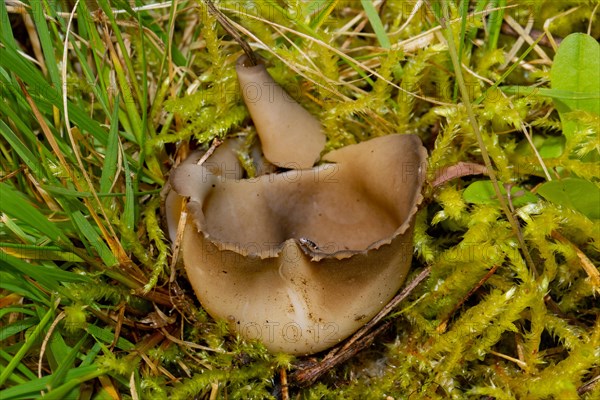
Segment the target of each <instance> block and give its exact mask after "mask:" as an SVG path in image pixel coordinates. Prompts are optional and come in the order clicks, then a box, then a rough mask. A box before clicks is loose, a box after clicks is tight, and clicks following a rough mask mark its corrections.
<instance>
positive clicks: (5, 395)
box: [0, 364, 106, 400]
mask: <svg viewBox="0 0 600 400" xmlns="http://www.w3.org/2000/svg"><path fill="white" fill-rule="evenodd" d="M105 373H106V371H104V370H103V368H102V367H100V366H99V365H95V364H92V365H89V366H86V367H79V368H74V369H71V370H69V371H68V372H67V374H66V376H65V381H66V382H71V381H73V380H77V381H78V382H79V383H83V382H85V381H88V380H90V379H94V378H96V377H98V376H102V375H104V374H105ZM51 380H52V375H48V376H44V377H42V378H37V379H33V380H31V381H29V382H27V383H26V384H23V385H18V386H13V387H11V388H8V389H4V390H2V391H0V399H2V400H18V399H36V398H40V397H41V395H40V392H41V391H42V390H45V389H46V386H47V385H48V383H49V382H50V381H51ZM44 398H47V397H44Z"/></svg>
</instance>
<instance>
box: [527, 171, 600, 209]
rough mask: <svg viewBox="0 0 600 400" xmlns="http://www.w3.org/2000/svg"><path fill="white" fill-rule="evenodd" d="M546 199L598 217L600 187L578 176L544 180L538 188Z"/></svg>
mask: <svg viewBox="0 0 600 400" xmlns="http://www.w3.org/2000/svg"><path fill="white" fill-rule="evenodd" d="M538 193H539V194H540V195H541V196H542V197H543V198H545V199H546V200H548V201H550V202H552V203H556V204H560V205H561V206H564V207H568V208H571V209H573V210H577V211H579V212H580V213H582V214H584V215H585V216H587V217H588V218H591V219H600V188H599V187H598V186H596V185H595V184H594V183H592V182H590V181H587V180H585V179H580V178H565V179H562V180H560V181H550V182H546V183H544V184H543V185H541V186H540V187H539V188H538Z"/></svg>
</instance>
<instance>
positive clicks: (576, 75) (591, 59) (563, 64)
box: [550, 33, 600, 138]
mask: <svg viewBox="0 0 600 400" xmlns="http://www.w3.org/2000/svg"><path fill="white" fill-rule="evenodd" d="M598 71H600V45H599V44H598V42H597V41H596V40H595V39H594V38H592V37H591V36H589V35H586V34H584V33H573V34H571V35H569V36H567V37H566V38H565V39H564V40H563V41H562V43H561V45H560V47H559V48H558V51H557V52H556V56H555V57H554V62H553V64H552V68H551V69H550V84H551V85H550V86H551V87H552V89H556V90H559V91H566V92H576V93H579V94H586V93H588V94H590V95H591V96H593V98H589V99H580V98H572V99H568V98H557V97H555V98H554V105H555V107H556V109H557V110H558V113H559V115H560V119H561V121H562V124H563V133H564V135H565V136H566V137H567V138H569V136H571V135H573V133H574V132H575V131H576V130H577V125H578V123H577V121H576V120H574V119H572V118H568V117H567V114H568V113H569V112H571V111H576V110H583V111H588V112H591V113H594V114H597V115H600V98H598V93H600V73H599V72H598Z"/></svg>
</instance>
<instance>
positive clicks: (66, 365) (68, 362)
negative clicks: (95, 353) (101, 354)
mask: <svg viewBox="0 0 600 400" xmlns="http://www.w3.org/2000/svg"><path fill="white" fill-rule="evenodd" d="M86 339H87V335H83V337H82V338H81V339H79V341H78V342H77V343H75V345H74V346H73V348H72V349H71V350H70V351H69V352H68V354H65V355H64V358H63V359H62V360H60V361H61V362H60V364H58V369H57V370H56V371H54V373H53V374H52V379H51V380H50V382H49V383H48V388H54V387H57V386H59V385H61V384H62V383H64V381H65V377H66V376H67V372H69V370H70V369H72V368H73V366H74V365H73V364H74V362H75V360H76V359H77V355H78V354H79V351H80V349H81V346H83V344H84V343H85V341H86Z"/></svg>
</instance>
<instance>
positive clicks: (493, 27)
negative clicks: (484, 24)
mask: <svg viewBox="0 0 600 400" xmlns="http://www.w3.org/2000/svg"><path fill="white" fill-rule="evenodd" d="M490 5H491V6H492V7H496V8H498V9H497V10H494V11H492V13H491V14H490V16H489V18H488V32H489V35H490V37H489V40H488V41H487V45H486V47H487V49H488V50H496V48H498V38H499V37H500V30H501V29H502V21H503V20H504V7H506V0H493V1H491V2H490Z"/></svg>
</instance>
